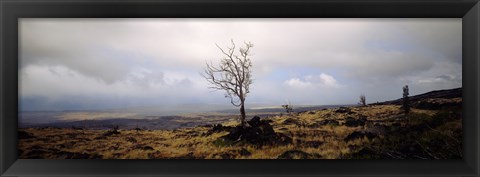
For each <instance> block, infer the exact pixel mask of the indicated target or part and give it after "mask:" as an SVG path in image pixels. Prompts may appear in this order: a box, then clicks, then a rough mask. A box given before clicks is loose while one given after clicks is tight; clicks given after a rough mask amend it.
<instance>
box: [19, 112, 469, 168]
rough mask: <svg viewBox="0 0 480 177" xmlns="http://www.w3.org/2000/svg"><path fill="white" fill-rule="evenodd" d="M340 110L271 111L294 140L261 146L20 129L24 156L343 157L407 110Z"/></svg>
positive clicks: (177, 133)
mask: <svg viewBox="0 0 480 177" xmlns="http://www.w3.org/2000/svg"><path fill="white" fill-rule="evenodd" d="M335 111H336V109H326V110H316V111H310V112H304V113H292V114H284V115H283V116H271V117H268V118H267V119H270V120H272V121H273V122H272V123H271V124H272V126H273V127H274V129H275V131H276V132H279V133H283V134H285V135H287V136H290V137H291V138H292V139H293V143H292V144H289V145H283V146H263V147H261V148H257V147H254V146H251V145H248V144H245V145H233V146H230V145H218V144H215V143H213V142H214V141H215V140H217V139H218V138H219V137H221V136H223V135H226V134H228V132H220V133H213V134H211V135H205V133H206V132H207V131H208V130H209V128H207V127H194V128H183V129H176V130H142V131H136V130H120V134H116V135H111V136H104V135H103V134H104V133H105V132H106V131H105V130H72V129H56V128H45V129H33V128H29V129H19V131H22V132H27V133H30V134H31V135H32V136H33V138H26V139H25V138H24V139H20V140H19V144H18V147H19V149H20V154H19V158H46V159H62V158H102V159H168V158H199V159H220V158H235V159H275V158H277V157H278V156H280V155H281V154H282V153H284V152H286V151H290V150H300V151H303V152H306V153H309V154H318V155H320V157H321V158H324V159H339V158H343V157H345V156H346V155H348V154H351V153H354V152H357V151H358V150H359V149H361V147H366V146H369V145H370V144H372V141H376V140H371V139H368V138H366V137H365V138H358V139H355V140H352V141H348V142H346V141H344V139H345V137H347V136H348V135H350V134H351V133H352V132H356V131H369V130H370V129H371V127H372V126H373V125H374V124H379V125H390V124H392V123H393V122H395V121H396V120H398V119H399V117H402V112H401V111H400V108H399V106H396V105H376V106H368V107H352V108H351V112H352V113H350V114H347V113H337V112H335ZM412 112H413V113H416V114H424V115H428V116H432V115H434V114H435V113H436V112H438V111H435V110H419V109H412ZM360 115H363V116H366V117H367V120H368V122H367V125H365V126H357V127H347V126H344V125H343V124H344V122H345V118H347V117H357V116H360ZM288 119H291V120H294V122H295V123H293V124H285V123H284V122H285V121H286V120H288ZM326 119H333V120H337V121H338V122H340V125H338V126H336V125H324V126H319V127H309V126H308V125H312V124H314V123H318V122H320V121H322V120H326ZM397 122H398V121H397ZM222 124H223V125H226V126H235V125H236V124H237V122H235V121H228V122H224V123H222ZM448 127H454V128H457V129H458V128H459V129H461V121H460V123H458V122H451V123H449V124H448V125H445V127H442V128H443V129H445V130H443V131H445V132H446V133H449V131H446V130H448ZM451 131H453V130H451ZM383 136H387V135H379V136H378V138H382V137H383ZM309 143H310V144H309ZM315 143H316V144H315ZM311 144H314V145H311ZM247 152H248V153H247ZM68 153H73V154H74V155H71V154H70V156H68V155H67V156H66V155H65V154H68ZM79 154H83V156H82V155H79ZM75 155H76V156H75Z"/></svg>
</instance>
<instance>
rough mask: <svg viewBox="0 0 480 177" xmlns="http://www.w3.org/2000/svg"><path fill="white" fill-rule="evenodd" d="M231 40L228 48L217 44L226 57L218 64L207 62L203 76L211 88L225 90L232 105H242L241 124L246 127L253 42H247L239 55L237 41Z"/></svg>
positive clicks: (240, 49)
mask: <svg viewBox="0 0 480 177" xmlns="http://www.w3.org/2000/svg"><path fill="white" fill-rule="evenodd" d="M231 42H232V46H230V47H227V49H228V50H224V49H223V48H221V47H219V46H218V45H216V44H215V45H216V46H217V48H218V49H220V51H221V52H222V54H223V55H224V57H223V58H222V60H221V61H220V64H219V65H218V66H213V65H212V64H208V63H207V64H206V65H207V66H206V69H205V73H204V74H202V76H203V77H204V78H205V79H207V81H208V82H209V83H210V84H212V85H213V86H211V87H209V88H211V89H216V90H225V91H226V93H225V98H230V103H232V105H234V106H236V107H240V115H241V117H240V124H241V125H242V126H244V127H245V126H246V122H245V117H246V114H245V98H246V97H247V94H248V93H250V84H252V62H251V60H250V58H249V56H250V48H252V47H253V44H252V43H250V42H248V43H247V42H245V46H244V47H240V48H239V50H238V52H239V55H236V54H234V53H235V47H236V46H235V43H234V42H233V40H231Z"/></svg>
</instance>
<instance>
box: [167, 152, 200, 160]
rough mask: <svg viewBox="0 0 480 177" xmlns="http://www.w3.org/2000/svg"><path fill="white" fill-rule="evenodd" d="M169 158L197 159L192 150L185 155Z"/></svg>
mask: <svg viewBox="0 0 480 177" xmlns="http://www.w3.org/2000/svg"><path fill="white" fill-rule="evenodd" d="M171 159H197V158H196V157H195V156H194V155H193V152H190V153H188V154H186V155H182V156H178V157H173V158H171Z"/></svg>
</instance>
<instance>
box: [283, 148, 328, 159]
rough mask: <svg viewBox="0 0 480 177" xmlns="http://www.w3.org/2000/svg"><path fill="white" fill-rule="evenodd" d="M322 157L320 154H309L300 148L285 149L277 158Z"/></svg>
mask: <svg viewBox="0 0 480 177" xmlns="http://www.w3.org/2000/svg"><path fill="white" fill-rule="evenodd" d="M319 158H322V156H321V155H319V154H309V153H306V152H304V151H299V150H289V151H285V152H284V153H282V154H281V155H279V156H278V157H277V159H319Z"/></svg>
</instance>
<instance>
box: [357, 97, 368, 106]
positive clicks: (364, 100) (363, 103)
mask: <svg viewBox="0 0 480 177" xmlns="http://www.w3.org/2000/svg"><path fill="white" fill-rule="evenodd" d="M358 104H359V105H362V106H367V102H366V98H365V95H364V94H361V95H360V102H358Z"/></svg>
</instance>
